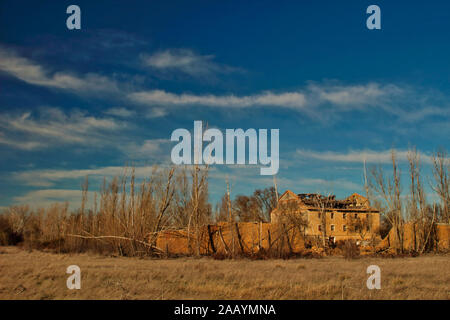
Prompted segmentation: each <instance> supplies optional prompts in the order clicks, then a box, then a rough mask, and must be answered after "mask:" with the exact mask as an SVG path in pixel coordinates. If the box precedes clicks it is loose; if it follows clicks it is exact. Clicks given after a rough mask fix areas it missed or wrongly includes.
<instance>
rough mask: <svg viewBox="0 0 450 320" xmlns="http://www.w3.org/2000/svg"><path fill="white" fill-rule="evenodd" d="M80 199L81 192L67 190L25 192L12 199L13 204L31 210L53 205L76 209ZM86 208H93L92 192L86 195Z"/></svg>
mask: <svg viewBox="0 0 450 320" xmlns="http://www.w3.org/2000/svg"><path fill="white" fill-rule="evenodd" d="M81 199H82V192H81V190H67V189H43V190H34V191H30V192H27V193H26V194H24V195H21V196H16V197H14V198H13V202H14V204H16V205H17V204H28V205H31V206H32V207H33V208H48V207H49V206H51V205H52V204H55V203H65V202H68V203H69V208H70V209H77V208H79V207H80V204H81ZM87 200H88V202H87V204H88V207H87V208H89V207H92V206H93V202H94V192H92V191H88V193H87Z"/></svg>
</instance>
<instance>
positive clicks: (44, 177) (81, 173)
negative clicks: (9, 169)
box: [13, 166, 155, 187]
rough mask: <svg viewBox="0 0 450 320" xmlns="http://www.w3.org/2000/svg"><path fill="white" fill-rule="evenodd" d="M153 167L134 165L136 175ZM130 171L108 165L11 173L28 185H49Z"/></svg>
mask: <svg viewBox="0 0 450 320" xmlns="http://www.w3.org/2000/svg"><path fill="white" fill-rule="evenodd" d="M154 168H155V167H154V166H140V167H135V173H136V176H139V177H149V176H151V173H152V171H153V170H154ZM130 172H131V169H130V168H126V167H123V166H109V167H100V168H92V169H42V170H28V171H22V172H15V173H14V174H13V179H14V180H16V181H19V182H21V183H23V184H25V185H29V186H37V187H50V186H53V185H55V184H56V183H58V182H60V181H62V180H71V179H76V180H81V179H83V178H84V177H86V176H88V177H89V178H100V179H103V178H104V177H106V178H109V177H120V176H123V175H124V174H125V173H128V174H129V173H130Z"/></svg>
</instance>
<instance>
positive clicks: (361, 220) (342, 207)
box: [270, 190, 380, 242]
mask: <svg viewBox="0 0 450 320" xmlns="http://www.w3.org/2000/svg"><path fill="white" fill-rule="evenodd" d="M270 216H271V223H280V222H286V221H294V223H297V224H302V225H303V226H304V235H305V237H313V238H314V237H315V238H322V239H326V240H327V241H331V242H336V241H339V240H347V239H354V240H356V241H364V240H369V239H373V237H375V236H376V235H377V232H378V229H379V226H380V213H379V211H378V210H376V209H375V208H372V207H371V206H370V204H369V201H368V199H367V198H365V197H363V196H361V195H359V194H357V193H354V194H352V195H350V196H349V197H347V198H345V199H343V200H337V199H336V198H335V196H333V195H331V196H323V195H320V194H313V193H309V194H295V193H294V192H292V191H290V190H288V191H286V192H285V193H283V195H282V196H281V197H280V198H279V200H278V205H277V207H276V208H275V209H274V210H273V211H272V212H271V215H270ZM287 217H288V218H289V219H286V218H287ZM324 241H325V240H324Z"/></svg>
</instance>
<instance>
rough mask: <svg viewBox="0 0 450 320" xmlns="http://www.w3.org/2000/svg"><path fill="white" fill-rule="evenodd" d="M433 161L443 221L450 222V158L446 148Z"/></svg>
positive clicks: (439, 151)
mask: <svg viewBox="0 0 450 320" xmlns="http://www.w3.org/2000/svg"><path fill="white" fill-rule="evenodd" d="M432 161H433V177H434V184H433V185H432V188H433V190H434V191H435V192H436V193H437V195H438V196H439V198H440V200H441V206H442V212H441V217H440V218H441V221H442V222H444V223H450V212H449V211H450V181H449V177H448V169H449V167H450V160H449V158H448V157H447V152H446V151H445V150H444V149H440V150H438V151H437V152H436V153H435V154H434V155H433V158H432Z"/></svg>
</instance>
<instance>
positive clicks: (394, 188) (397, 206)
mask: <svg viewBox="0 0 450 320" xmlns="http://www.w3.org/2000/svg"><path fill="white" fill-rule="evenodd" d="M391 160H392V177H390V178H389V177H385V175H384V172H383V169H382V167H381V166H374V167H372V169H371V179H370V182H369V186H370V188H371V189H372V190H373V191H374V192H375V193H376V194H377V195H378V196H380V197H381V198H382V199H383V205H384V210H383V214H384V216H385V218H386V219H387V220H388V221H389V223H390V224H391V226H392V228H393V229H394V230H395V234H396V236H397V240H398V241H397V242H396V246H397V249H398V250H400V251H402V252H403V231H404V230H403V222H404V219H403V215H402V202H401V197H400V194H401V188H400V170H399V168H398V165H397V161H396V153H395V150H394V149H393V150H392V153H391Z"/></svg>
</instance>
